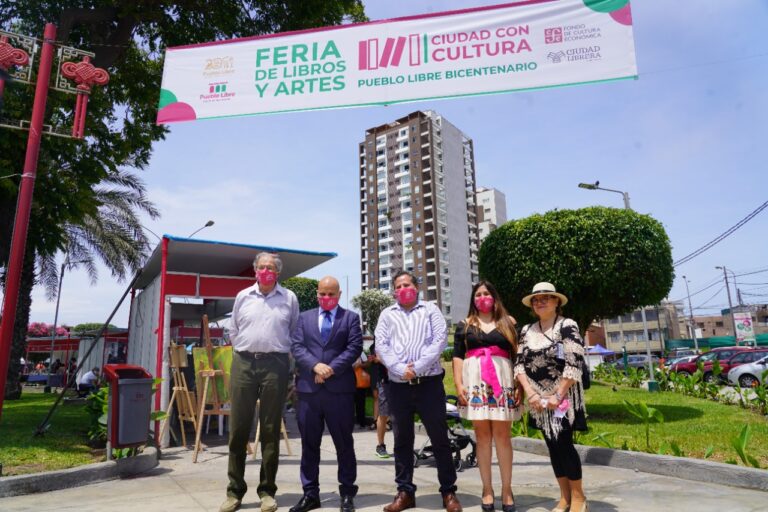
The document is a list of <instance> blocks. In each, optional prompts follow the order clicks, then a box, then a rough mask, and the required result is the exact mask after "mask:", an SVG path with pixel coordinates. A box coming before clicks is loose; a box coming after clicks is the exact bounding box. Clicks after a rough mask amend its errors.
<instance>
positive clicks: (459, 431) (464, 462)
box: [413, 395, 477, 471]
mask: <svg viewBox="0 0 768 512" xmlns="http://www.w3.org/2000/svg"><path fill="white" fill-rule="evenodd" d="M458 401H459V400H458V398H457V397H456V396H454V395H447V396H446V397H445V412H446V416H447V420H448V442H449V443H450V447H451V453H453V464H454V466H455V467H456V471H464V468H474V467H476V466H477V443H476V442H475V440H474V439H472V436H470V435H469V432H467V430H466V429H465V428H464V425H463V424H462V423H461V416H459V408H458ZM467 446H472V451H471V452H469V453H468V454H467V455H466V457H462V456H461V450H463V449H464V448H466V447H467ZM434 455H435V453H434V450H433V449H432V446H431V445H430V444H429V438H427V440H426V441H424V444H422V445H421V448H419V449H418V450H414V451H413V467H414V468H416V467H418V466H419V462H420V461H423V460H426V459H428V458H430V457H434Z"/></svg>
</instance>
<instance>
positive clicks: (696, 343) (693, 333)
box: [683, 276, 699, 354]
mask: <svg viewBox="0 0 768 512" xmlns="http://www.w3.org/2000/svg"><path fill="white" fill-rule="evenodd" d="M683 281H685V292H686V293H687V294H688V311H690V313H691V320H690V322H691V337H692V338H693V346H694V348H695V349H696V353H697V354H698V353H699V340H698V339H697V338H696V323H695V322H694V320H693V306H691V290H690V289H688V278H687V277H685V276H683Z"/></svg>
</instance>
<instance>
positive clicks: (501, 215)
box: [477, 187, 507, 242]
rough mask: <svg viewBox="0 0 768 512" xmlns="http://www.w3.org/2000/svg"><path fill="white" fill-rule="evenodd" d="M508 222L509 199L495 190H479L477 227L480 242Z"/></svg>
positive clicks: (483, 188)
mask: <svg viewBox="0 0 768 512" xmlns="http://www.w3.org/2000/svg"><path fill="white" fill-rule="evenodd" d="M505 222H507V197H506V196H505V195H504V193H503V192H501V191H500V190H496V189H495V188H485V187H480V188H478V189H477V227H478V230H479V235H480V242H482V241H483V240H485V237H487V236H488V235H489V234H490V233H491V231H493V230H494V229H496V228H497V227H499V226H501V225H502V224H504V223H505Z"/></svg>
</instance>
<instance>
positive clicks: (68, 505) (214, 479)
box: [0, 415, 768, 512]
mask: <svg viewBox="0 0 768 512" xmlns="http://www.w3.org/2000/svg"><path fill="white" fill-rule="evenodd" d="M290 420H292V416H290V415H289V427H288V428H289V430H290V431H291V437H292V439H291V446H292V448H293V452H294V455H293V456H288V455H285V454H283V456H282V458H281V462H280V469H279V471H278V475H277V477H278V487H279V488H278V496H277V501H278V504H279V506H280V510H281V511H282V512H287V510H288V508H289V507H291V506H292V505H294V504H295V503H296V502H297V501H298V500H299V498H300V497H301V483H300V480H299V454H300V450H301V443H300V441H299V439H297V435H298V429H297V428H296V426H295V425H292V424H291V422H290ZM423 439H424V438H423V437H422V438H421V439H417V442H420V440H423ZM214 441H215V438H212V439H211V442H214ZM386 441H387V443H388V446H389V447H390V448H391V446H392V434H391V433H387V438H386ZM219 442H222V441H221V440H219ZM375 444H376V436H375V434H374V433H373V432H368V431H361V432H356V433H355V448H356V451H357V455H358V485H359V486H360V493H359V495H358V497H357V499H356V500H355V501H356V505H357V510H358V511H360V512H369V511H370V512H373V511H376V512H378V511H380V510H381V508H382V507H383V506H384V505H385V504H387V503H389V502H390V501H391V499H392V496H393V494H394V489H395V486H394V481H393V480H394V460H393V459H386V460H381V459H378V458H376V456H375V455H374V448H375ZM281 449H282V451H283V453H284V452H285V445H284V444H282V445H281ZM323 450H324V452H323V462H322V464H321V473H320V474H321V499H322V500H323V508H324V509H326V510H334V509H335V510H338V506H339V501H338V494H337V485H336V462H335V454H334V451H333V444H332V443H331V440H330V438H329V437H328V436H327V435H326V437H325V439H324V440H323ZM226 471H227V450H226V446H224V445H223V444H222V445H220V446H214V447H210V448H208V449H207V450H206V451H205V452H203V453H201V456H200V458H199V459H198V463H197V464H193V463H192V457H191V452H190V451H188V450H185V449H178V448H177V449H172V450H166V451H164V452H163V457H162V459H161V461H160V465H159V466H158V467H157V468H155V469H154V470H152V471H151V472H149V473H147V474H145V475H142V476H140V477H137V478H131V479H126V480H120V481H110V482H104V483H99V484H93V485H88V486H84V487H78V488H74V489H65V490H61V491H54V492H49V493H43V494H34V495H28V496H18V497H13V498H4V499H0V510H2V511H3V512H11V511H30V512H32V511H34V512H46V511H62V510H76V511H78V512H89V511H94V512H96V511H98V512H121V511H126V512H153V511H162V512H165V511H176V510H178V511H185V512H191V511H212V512H216V511H217V510H218V507H219V505H220V504H221V502H222V501H223V500H224V498H225V492H224V491H225V488H226V485H227V478H226ZM258 472H259V462H258V461H250V462H249V464H248V466H247V469H246V480H247V481H248V482H249V483H250V484H251V485H252V488H253V490H252V491H251V492H249V493H248V494H247V495H246V496H245V500H244V503H243V510H246V511H247V510H252V511H258V510H259V505H258V496H257V495H256V492H255V487H256V483H257V477H258ZM494 473H495V475H494V478H495V479H498V470H497V469H496V468H494ZM436 481H437V473H436V470H435V468H434V467H433V466H431V465H428V464H427V465H424V466H420V467H419V468H417V469H416V473H415V483H416V484H417V485H418V486H419V491H418V493H417V500H416V501H417V504H418V506H419V509H426V510H441V509H442V506H441V500H440V495H439V493H438V492H437V487H438V486H437V483H436ZM584 483H585V484H584V485H585V490H586V493H587V497H588V499H589V504H590V510H591V511H592V512H614V511H621V512H634V511H689V510H690V511H695V512H709V511H712V512H715V511H717V512H721V511H728V512H741V511H744V512H746V511H750V512H752V511H754V512H757V511H768V493H763V492H759V491H750V490H745V489H738V488H733V487H726V486H721V485H712V484H702V483H697V482H692V481H688V480H681V479H676V478H670V477H664V476H657V475H651V474H647V473H639V472H635V471H631V470H625V469H616V468H611V467H605V466H593V465H587V466H585V467H584ZM458 486H459V493H458V494H459V498H460V499H461V501H462V503H463V505H464V507H465V510H467V511H479V510H480V493H481V489H482V486H481V483H480V475H479V473H478V470H477V469H476V468H473V469H467V470H465V471H463V472H461V473H459V481H458ZM513 488H514V491H515V497H516V502H517V504H518V510H520V511H521V512H524V511H546V510H549V509H550V508H552V507H553V506H554V503H555V498H556V497H557V485H556V482H555V479H554V477H553V475H552V470H551V468H550V465H549V459H548V458H546V457H541V456H536V455H531V454H528V453H521V452H517V453H515V463H514V475H513ZM496 490H497V491H496V492H497V493H499V492H500V488H499V485H498V482H497V484H496ZM497 502H498V499H497ZM497 506H499V505H498V503H497Z"/></svg>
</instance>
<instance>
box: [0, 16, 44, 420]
mask: <svg viewBox="0 0 768 512" xmlns="http://www.w3.org/2000/svg"><path fill="white" fill-rule="evenodd" d="M55 39H56V25H54V24H53V23H47V24H46V25H45V32H44V35H43V48H42V50H41V52H40V65H39V67H38V69H37V84H36V86H35V102H34V105H33V106H32V122H31V124H30V126H29V138H28V139H27V154H26V158H25V159H24V174H22V176H21V188H20V189H19V199H18V205H17V207H16V221H15V222H14V225H13V238H12V239H11V251H10V258H9V260H8V268H7V272H6V279H5V302H4V304H3V317H2V322H0V419H2V413H3V401H4V398H5V380H6V378H7V377H8V364H9V363H10V358H11V344H12V342H13V324H14V323H15V320H16V305H17V304H18V301H19V284H20V282H21V268H22V266H23V263H24V249H25V246H26V243H27V231H28V230H29V216H30V211H31V210H32V192H33V191H34V189H35V175H36V174H37V158H38V155H39V154H40V139H41V138H42V135H43V118H44V116H45V104H46V102H47V100H48V82H49V81H50V79H51V65H52V64H53V41H54V40H55Z"/></svg>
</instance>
